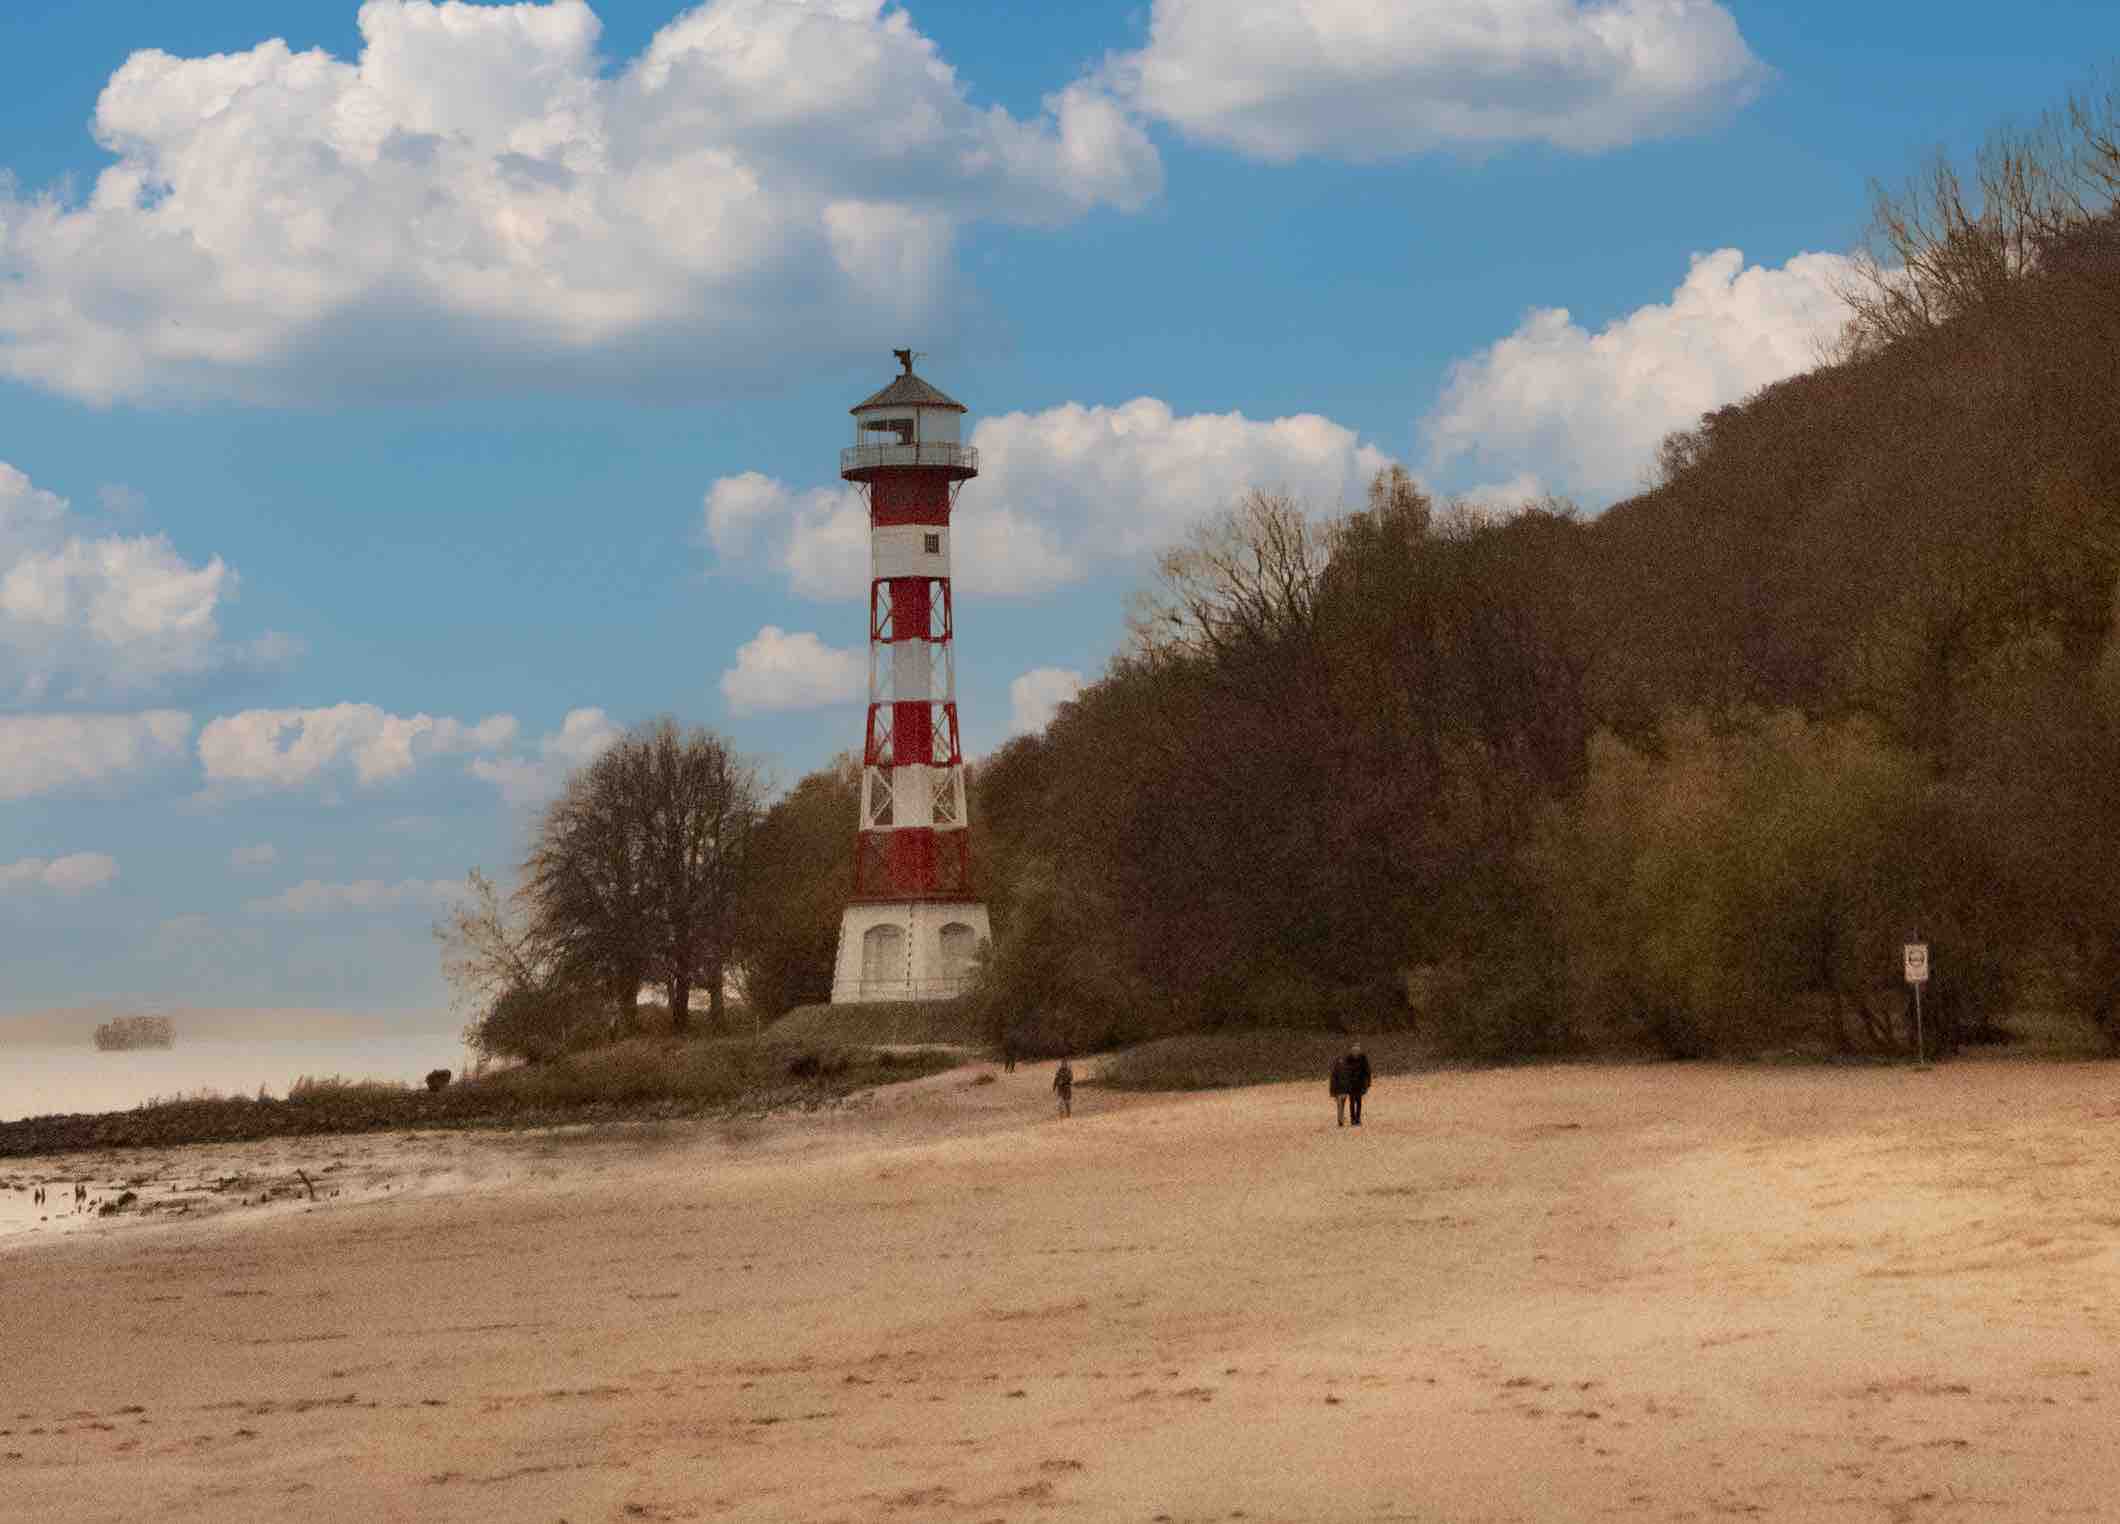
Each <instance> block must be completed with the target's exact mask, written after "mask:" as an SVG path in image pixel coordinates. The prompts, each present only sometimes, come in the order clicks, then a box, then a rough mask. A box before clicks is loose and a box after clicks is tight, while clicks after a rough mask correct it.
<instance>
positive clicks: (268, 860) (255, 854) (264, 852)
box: [228, 841, 280, 873]
mask: <svg viewBox="0 0 2120 1524" xmlns="http://www.w3.org/2000/svg"><path fill="white" fill-rule="evenodd" d="M279 860H280V849H279V848H278V847H275V846H274V845H273V844H272V843H271V842H269V841H261V842H259V843H257V844H256V845H255V846H248V847H237V848H235V849H234V850H232V851H231V852H230V853H229V854H228V866H229V867H231V868H233V869H235V870H236V871H237V872H238V873H250V872H254V871H256V870H257V869H259V868H270V867H271V866H272V865H273V864H274V863H276V862H278V861H279Z"/></svg>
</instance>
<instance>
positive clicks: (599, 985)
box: [519, 736, 653, 1032]
mask: <svg viewBox="0 0 2120 1524" xmlns="http://www.w3.org/2000/svg"><path fill="white" fill-rule="evenodd" d="M632 739H634V738H633V737H632V736H628V737H626V738H624V739H622V740H621V741H619V742H618V743H617V744H614V745H613V746H611V747H610V748H608V749H607V750H605V751H604V752H603V753H602V754H601V755H599V756H598V757H597V758H596V760H595V761H593V762H590V763H589V764H588V765H587V766H585V767H582V768H579V769H577V770H576V771H575V772H574V773H573V774H571V775H570V776H569V777H568V779H567V782H566V786H565V787H564V788H563V789H562V790H561V791H560V794H559V797H558V798H556V799H554V800H553V801H552V802H551V803H550V804H549V805H547V806H546V807H545V814H544V819H543V820H542V821H541V822H539V825H538V830H537V835H536V837H535V839H534V840H533V842H532V844H531V848H530V853H529V856H528V857H527V858H526V859H525V860H524V862H523V883H522V888H521V890H520V891H519V892H520V894H521V897H522V901H523V904H524V906H525V907H526V909H527V911H528V915H529V934H530V937H531V940H532V943H533V945H535V947H536V948H537V950H538V953H539V955H540V957H541V958H542V959H543V961H544V962H545V963H546V965H547V966H548V967H549V968H550V969H551V970H552V974H553V977H554V978H556V979H558V980H561V981H563V982H565V983H568V984H573V985H578V986H583V987H588V988H594V989H595V990H597V991H599V992H600V994H601V995H602V997H603V999H604V1000H605V1001H606V1003H607V1005H608V1007H609V1009H610V1010H611V1013H612V1019H613V1026H614V1029H615V1030H617V1031H621V1032H623V1031H626V1030H628V1029H629V1028H630V1027H631V1026H632V1024H633V1020H634V1011H635V1007H636V1006H637V1005H638V1003H639V1000H640V987H641V985H643V984H644V983H646V982H647V980H648V968H649V963H650V961H651V958H650V946H651V941H652V935H653V929H652V926H651V924H650V922H651V917H650V913H649V903H648V890H647V869H646V865H645V862H644V858H645V856H646V847H647V828H646V822H645V821H644V820H643V819H642V818H641V814H640V811H639V809H638V808H637V801H638V800H639V799H640V797H641V796H642V794H643V793H644V791H645V790H644V785H643V768H642V758H641V755H640V748H639V747H638V746H637V745H635V746H629V745H627V744H626V742H627V741H630V740H632Z"/></svg>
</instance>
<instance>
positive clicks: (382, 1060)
mask: <svg viewBox="0 0 2120 1524" xmlns="http://www.w3.org/2000/svg"><path fill="white" fill-rule="evenodd" d="M465 1061H466V1058H465V1053H464V1047H463V1043H462V1042H461V1041H460V1040H459V1038H458V1037H457V1036H456V1034H455V1033H453V1032H444V1033H415V1034H406V1033H400V1032H392V1033H389V1034H385V1035H377V1036H372V1037H327V1038H317V1039H313V1040H306V1041H305V1040H300V1039H287V1038H267V1039H251V1040H236V1039H223V1040H202V1041H194V1042H186V1041H185V1040H184V1037H183V1035H182V1034H181V1033H180V1034H179V1035H178V1037H177V1044H176V1046H175V1047H173V1048H136V1049H133V1050H132V1051H130V1052H124V1053H105V1052H102V1051H100V1050H98V1049H97V1048H95V1047H94V1046H92V1045H91V1044H90V1043H88V1042H87V1041H85V1040H84V1041H83V1042H81V1043H80V1044H79V1045H78V1046H69V1047H57V1046H53V1047H0V1122H6V1121H13V1120H15V1119H17V1118H19V1117H26V1116H45V1115H50V1114H53V1113H63V1112H74V1111H123V1110H125V1109H127V1108H129V1107H133V1106H137V1105H139V1104H140V1103H141V1102H142V1101H144V1100H147V1099H148V1098H149V1097H151V1096H170V1095H175V1094H178V1093H179V1092H181V1093H183V1094H186V1095H189V1094H191V1093H193V1092H195V1091H199V1090H208V1089H211V1090H218V1091H219V1092H220V1093H221V1094H223V1095H230V1096H233V1095H256V1094H257V1093H258V1087H259V1086H260V1085H263V1086H264V1087H265V1088H266V1089H267V1090H269V1091H270V1092H271V1093H272V1094H274V1095H276V1096H285V1095H286V1094H287V1087H288V1086H289V1085H290V1084H292V1083H293V1082H294V1081H295V1080H296V1079H297V1078H298V1077H300V1076H302V1075H304V1074H311V1075H316V1076H319V1077H322V1076H326V1075H332V1074H337V1075H343V1076H344V1077H345V1078H347V1079H350V1080H362V1079H379V1080H403V1081H406V1082H408V1083H411V1084H418V1083H420V1082H421V1081H422V1080H423V1079H424V1078H425V1077H426V1074H427V1071H428V1070H430V1069H447V1070H449V1071H450V1072H451V1074H452V1075H453V1074H456V1073H458V1072H460V1071H461V1070H462V1069H463V1067H464V1065H465Z"/></svg>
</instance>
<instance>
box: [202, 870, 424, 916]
mask: <svg viewBox="0 0 2120 1524" xmlns="http://www.w3.org/2000/svg"><path fill="white" fill-rule="evenodd" d="M464 893H465V887H464V885H463V884H462V883H461V882H460V881H457V880H454V879H445V878H437V879H419V878H407V879H400V880H399V881H398V882H396V883H394V884H386V883H384V882H383V881H382V880H381V879H377V878H363V879H356V880H354V881H353V882H352V883H347V884H327V883H324V882H323V881H322V880H320V879H314V878H305V879H303V880H302V882H300V883H299V884H296V885H294V886H293V887H292V888H289V889H282V890H281V891H280V892H279V893H278V894H275V895H272V896H271V897H269V898H266V899H258V900H251V901H248V902H247V903H246V904H245V905H244V907H243V908H244V909H245V910H252V911H258V912H262V913H264V914H268V915H329V914H332V913H334V912H336V911H344V910H353V911H370V912H373V911H384V910H400V909H405V908H408V907H411V908H417V909H421V910H441V909H446V908H448V907H449V906H451V905H454V904H455V903H457V901H458V900H460V899H462V898H463V896H464Z"/></svg>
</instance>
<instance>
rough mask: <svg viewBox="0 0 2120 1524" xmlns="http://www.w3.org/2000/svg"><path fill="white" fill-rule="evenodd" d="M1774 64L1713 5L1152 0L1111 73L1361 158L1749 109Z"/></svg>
mask: <svg viewBox="0 0 2120 1524" xmlns="http://www.w3.org/2000/svg"><path fill="white" fill-rule="evenodd" d="M1769 74H1770V71H1769V70H1768V69H1767V68H1766V66H1765V65H1764V64H1762V63H1761V62H1760V61H1759V60H1758V59H1757V58H1755V57H1754V56H1753V55H1752V52H1751V50H1750V49H1749V48H1747V47H1746V46H1745V41H1744V38H1743V37H1742V36H1741V35H1739V33H1738V30H1737V23H1736V21H1735V20H1734V19H1733V18H1732V17H1731V16H1730V14H1729V12H1728V11H1726V10H1724V9H1723V7H1722V6H1721V5H1718V4H1716V3H1714V0H1423V3H1421V4H1418V5H1408V4H1398V5H1379V4H1376V3H1374V0H1155V6H1154V10H1153V12H1152V14H1151V16H1150V20H1149V39H1148V46H1147V47H1145V48H1143V49H1141V50H1140V51H1139V52H1135V53H1126V54H1121V55H1118V56H1115V57H1113V58H1112V59H1110V60H1109V61H1108V62H1107V64H1106V67H1105V71H1104V78H1105V80H1106V82H1107V83H1108V84H1109V85H1110V86H1111V88H1113V89H1114V90H1115V91H1117V92H1118V93H1119V94H1120V95H1121V96H1122V97H1123V98H1125V99H1126V100H1127V101H1128V102H1129V103H1130V104H1132V105H1133V106H1135V107H1136V108H1137V109H1139V110H1142V111H1145V112H1148V113H1150V114H1152V115H1154V116H1158V117H1161V118H1162V119H1163V120H1165V121H1167V122H1170V123H1171V124H1172V125H1174V126H1176V127H1178V128H1179V129H1181V130H1182V131H1184V132H1186V133H1188V134H1190V135H1191V136H1193V137H1197V138H1202V139H1205V140H1207V141H1209V142H1215V143H1223V144H1227V145H1228V146H1230V147H1233V148H1235V149H1237V150H1239V151H1240V152H1243V153H1246V154H1249V155H1251V156H1253V157H1256V158H1261V159H1268V160H1275V161H1286V160H1289V159H1294V158H1298V157H1301V156H1304V155H1323V156H1329V157H1334V158H1342V159H1352V160H1362V161H1367V160H1378V159H1390V158H1397V157H1400V156H1403V155H1406V154H1414V153H1422V152H1427V151H1429V150H1432V149H1437V148H1451V147H1480V146H1486V145H1492V144H1501V143H1514V142H1538V143H1548V144H1551V145H1553V146H1554V147H1557V148H1562V149H1568V150H1572V151H1575V152H1585V153H1587V152H1596V151H1598V150H1601V149H1608V148H1613V147H1617V146H1619V145H1620V144H1623V143H1630V142H1633V141H1635V140H1636V139H1640V138H1647V137H1656V136H1660V135H1664V134H1667V133H1671V132H1674V131H1677V130H1680V129H1683V128H1685V127H1687V126H1690V125H1692V124H1694V123H1697V122H1699V121H1701V120H1703V119H1706V118H1711V117H1714V116H1717V115H1719V114H1721V113H1723V112H1725V111H1728V110H1730V109H1732V108H1735V107H1737V106H1741V105H1744V104H1746V103H1747V102H1749V101H1750V100H1751V99H1752V98H1753V97H1754V96H1756V95H1757V93H1758V91H1759V89H1760V86H1761V85H1762V84H1763V83H1764V82H1765V80H1766V78H1767V77H1768V76H1769Z"/></svg>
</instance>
